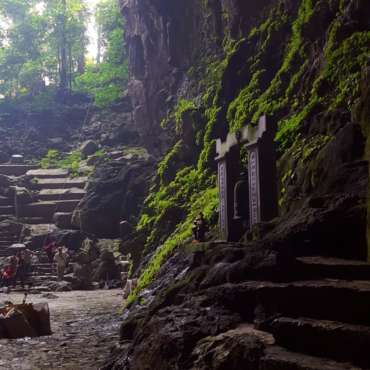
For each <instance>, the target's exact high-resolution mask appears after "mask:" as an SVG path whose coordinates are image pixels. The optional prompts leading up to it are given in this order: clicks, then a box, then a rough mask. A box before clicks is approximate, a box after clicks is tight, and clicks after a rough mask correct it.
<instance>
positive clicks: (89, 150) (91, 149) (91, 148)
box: [80, 140, 99, 159]
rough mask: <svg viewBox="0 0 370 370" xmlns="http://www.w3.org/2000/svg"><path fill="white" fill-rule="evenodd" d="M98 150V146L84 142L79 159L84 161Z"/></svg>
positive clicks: (93, 142) (89, 141)
mask: <svg viewBox="0 0 370 370" xmlns="http://www.w3.org/2000/svg"><path fill="white" fill-rule="evenodd" d="M98 150H99V146H98V144H97V143H96V142H95V141H93V140H87V141H85V142H84V143H83V144H82V145H81V147H80V151H81V157H82V159H86V158H87V157H88V156H89V155H92V154H94V153H96V152H97V151H98Z"/></svg>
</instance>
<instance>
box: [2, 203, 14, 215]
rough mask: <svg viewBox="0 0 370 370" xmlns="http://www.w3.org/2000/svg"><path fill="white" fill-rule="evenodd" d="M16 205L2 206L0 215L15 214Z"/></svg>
mask: <svg viewBox="0 0 370 370" xmlns="http://www.w3.org/2000/svg"><path fill="white" fill-rule="evenodd" d="M14 212H15V208H14V206H12V205H10V206H0V215H14Z"/></svg>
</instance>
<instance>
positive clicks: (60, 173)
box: [26, 168, 69, 179]
mask: <svg viewBox="0 0 370 370" xmlns="http://www.w3.org/2000/svg"><path fill="white" fill-rule="evenodd" d="M26 175H27V176H32V177H37V178H39V179H45V178H66V177H68V175H69V170H67V169H63V168H53V169H40V168H39V169H36V170H29V171H27V173H26Z"/></svg>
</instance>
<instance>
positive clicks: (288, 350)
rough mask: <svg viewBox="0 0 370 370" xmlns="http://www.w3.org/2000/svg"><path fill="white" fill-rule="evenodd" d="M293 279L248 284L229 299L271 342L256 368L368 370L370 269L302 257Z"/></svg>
mask: <svg viewBox="0 0 370 370" xmlns="http://www.w3.org/2000/svg"><path fill="white" fill-rule="evenodd" d="M292 276H294V277H297V278H298V279H297V280H296V281H292V282H284V283H281V282H270V281H269V282H256V281H248V282H246V283H243V284H242V289H241V290H239V293H238V294H237V295H236V296H234V297H233V298H232V300H237V301H238V305H240V307H244V309H243V310H242V311H241V315H242V316H244V317H246V318H248V317H250V318H252V320H254V323H255V326H256V328H257V329H258V330H261V331H263V332H268V333H270V334H272V335H273V337H274V339H275V343H274V345H268V346H267V348H266V350H265V354H264V356H263V357H262V358H261V360H260V369H261V370H344V369H346V370H355V369H356V370H358V369H370V355H369V348H370V265H369V264H367V263H362V262H358V261H347V260H340V259H334V258H324V257H305V258H299V259H297V269H296V274H292ZM230 289H231V288H230ZM240 291H241V292H242V293H240ZM230 293H231V292H230ZM226 297H232V295H229V294H226ZM227 300H228V298H226V300H225V304H226V305H227V304H229V303H230V302H229V303H228V302H227ZM234 304H236V302H235V303H234ZM248 321H249V320H248Z"/></svg>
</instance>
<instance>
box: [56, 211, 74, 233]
mask: <svg viewBox="0 0 370 370" xmlns="http://www.w3.org/2000/svg"><path fill="white" fill-rule="evenodd" d="M53 221H54V224H55V225H56V226H57V227H59V228H60V229H71V228H72V227H73V226H72V213H70V212H56V213H54V216H53Z"/></svg>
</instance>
